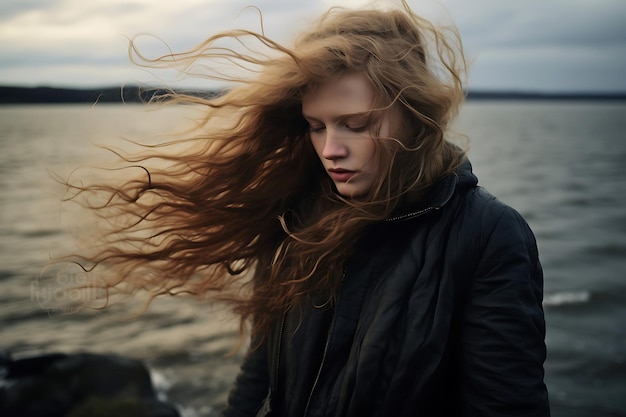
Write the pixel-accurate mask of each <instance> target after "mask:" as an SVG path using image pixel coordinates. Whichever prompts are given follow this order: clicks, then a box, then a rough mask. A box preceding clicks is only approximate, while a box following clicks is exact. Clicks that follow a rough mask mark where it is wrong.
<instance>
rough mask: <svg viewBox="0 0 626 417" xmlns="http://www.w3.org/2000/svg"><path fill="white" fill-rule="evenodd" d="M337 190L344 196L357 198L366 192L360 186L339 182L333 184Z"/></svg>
mask: <svg viewBox="0 0 626 417" xmlns="http://www.w3.org/2000/svg"><path fill="white" fill-rule="evenodd" d="M335 187H336V188H337V192H338V193H339V194H341V195H342V196H343V197H346V198H359V197H363V196H364V195H365V194H367V191H366V190H362V189H361V187H357V186H355V185H353V184H347V183H341V184H335Z"/></svg>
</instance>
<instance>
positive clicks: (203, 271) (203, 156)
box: [68, 3, 465, 333]
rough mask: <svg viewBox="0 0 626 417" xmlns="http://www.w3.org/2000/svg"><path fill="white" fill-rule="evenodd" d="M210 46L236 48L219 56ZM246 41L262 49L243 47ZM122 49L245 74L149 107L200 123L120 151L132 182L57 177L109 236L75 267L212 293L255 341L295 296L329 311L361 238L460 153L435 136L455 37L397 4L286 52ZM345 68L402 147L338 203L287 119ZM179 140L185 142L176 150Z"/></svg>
mask: <svg viewBox="0 0 626 417" xmlns="http://www.w3.org/2000/svg"><path fill="white" fill-rule="evenodd" d="M224 39H235V40H237V41H240V42H241V43H242V44H244V45H249V48H248V49H245V50H244V51H242V52H237V51H234V50H230V49H224V48H219V47H217V46H216V44H217V43H219V42H220V41H222V40H224ZM255 42H256V43H257V44H258V45H259V46H262V47H263V48H264V52H263V53H255V52H251V51H253V50H254V47H253V46H250V44H251V43H255ZM268 51H269V52H268ZM131 52H132V53H133V57H134V59H135V60H136V61H139V62H140V63H142V64H144V65H150V66H159V65H175V64H176V65H179V64H181V63H182V65H183V66H184V68H183V70H184V71H188V72H192V71H193V68H194V65H197V64H198V63H200V62H203V63H204V64H203V66H202V68H205V69H207V71H209V70H210V68H211V62H213V61H212V60H224V59H225V60H227V61H230V62H232V63H233V65H239V66H242V67H246V66H251V65H252V66H254V69H255V71H259V72H258V74H257V75H255V76H251V77H228V76H225V75H224V74H220V73H217V72H214V73H211V72H210V71H209V72H207V76H208V77H211V78H214V79H224V78H225V79H229V80H230V81H236V82H237V83H239V85H238V86H236V87H234V88H232V89H230V90H229V91H228V92H226V93H225V94H223V95H221V96H219V97H213V98H199V97H197V96H190V95H184V94H169V95H166V96H164V97H162V98H164V99H167V101H168V103H170V104H171V103H186V104H192V105H194V108H198V107H197V106H201V109H202V113H203V117H202V118H201V120H199V122H198V125H197V127H196V128H195V130H193V131H191V132H188V133H189V139H188V141H187V142H186V141H175V142H174V143H169V144H164V145H162V146H158V147H152V148H146V150H145V152H142V153H141V154H140V155H124V157H123V159H124V161H125V162H127V163H129V164H131V165H132V164H141V166H142V167H143V170H144V171H142V173H141V175H140V176H137V177H136V178H131V179H127V180H125V181H115V182H110V183H105V182H103V183H97V184H94V185H90V186H85V185H78V184H77V183H71V181H70V182H68V183H70V184H69V186H70V187H71V189H73V190H75V191H76V192H75V193H74V194H73V196H72V197H71V198H72V199H74V200H76V201H79V202H80V203H81V204H83V205H85V206H87V207H89V208H90V209H92V210H93V211H94V212H96V213H97V214H98V215H99V216H100V217H101V218H102V219H105V220H106V222H105V223H106V224H107V225H108V226H109V228H108V230H106V231H105V232H104V233H103V234H102V242H101V243H102V244H101V245H99V246H97V248H96V249H95V250H93V251H85V252H84V253H82V254H81V255H80V259H79V262H80V263H81V264H82V265H84V266H85V268H87V269H89V270H90V271H91V274H93V275H94V276H97V277H98V278H99V282H102V283H103V286H104V287H105V288H107V289H108V290H109V291H116V290H117V291H123V292H124V291H125V292H134V291H136V290H139V289H141V290H146V291H148V293H149V294H151V295H153V296H156V295H160V294H166V293H174V292H176V293H178V292H188V293H192V294H196V295H199V296H203V297H205V296H207V295H208V296H212V297H214V298H217V299H221V300H226V301H228V302H230V303H232V305H233V309H234V311H235V312H236V313H237V314H239V315H240V317H241V318H242V323H243V322H245V321H246V320H247V319H248V318H250V317H254V319H255V322H256V323H257V324H258V326H259V329H260V330H261V332H262V333H263V332H265V331H267V330H268V329H269V328H270V327H271V325H272V323H273V322H274V321H275V320H276V318H277V317H278V316H280V315H281V314H282V313H283V312H284V311H285V310H288V309H290V308H294V307H296V306H297V305H298V303H299V302H300V301H301V300H302V299H303V298H306V297H309V296H311V295H313V294H316V295H320V294H322V295H323V296H325V297H327V298H328V299H329V300H332V297H333V295H334V293H335V291H336V288H337V285H338V282H339V279H340V278H341V275H342V269H343V267H344V264H345V261H346V259H347V258H348V256H349V255H350V252H351V251H352V250H353V247H354V244H355V242H356V240H357V239H358V238H359V236H361V235H362V233H363V230H364V229H365V228H366V227H367V226H368V225H370V224H372V223H374V222H377V221H381V220H382V219H385V218H387V217H388V216H390V214H391V213H393V212H394V211H396V210H397V209H398V208H399V207H401V206H402V205H403V204H406V202H407V201H408V200H419V199H420V198H421V196H422V195H423V193H424V191H425V190H426V189H428V187H430V186H431V185H432V184H433V183H434V182H436V181H437V180H439V179H440V178H441V177H442V176H444V175H446V174H448V173H450V172H451V171H452V170H453V169H454V168H455V167H456V166H457V165H458V164H459V163H460V161H461V159H462V158H463V153H462V152H460V151H459V150H458V148H456V147H455V146H453V145H451V144H450V143H449V142H448V141H447V140H446V137H445V133H446V132H447V129H448V125H449V122H450V121H451V119H452V118H453V116H454V115H455V114H456V112H457V110H458V106H459V105H460V103H461V102H462V100H463V97H464V94H463V90H462V82H461V81H462V76H463V74H464V70H465V67H464V65H465V63H464V59H463V54H462V51H461V48H460V41H459V39H458V36H457V33H456V32H455V31H454V30H438V29H436V28H434V27H433V26H432V25H431V24H430V23H429V22H427V21H425V20H423V19H421V18H419V17H418V16H416V15H415V14H414V13H412V12H411V10H410V9H409V8H408V6H407V5H406V3H404V8H400V9H392V10H347V9H340V8H334V9H331V10H330V11H328V12H327V13H326V14H324V15H323V16H322V17H321V18H320V19H319V21H318V22H317V23H316V24H314V25H313V26H312V27H311V28H310V29H309V30H308V31H306V32H305V33H303V34H302V35H301V36H300V37H299V38H298V39H297V41H296V42H295V44H294V45H293V46H292V47H286V46H282V45H279V44H278V43H275V42H274V41H272V40H271V39H268V38H266V37H265V36H264V35H262V34H259V33H253V32H249V31H232V32H227V33H222V34H218V35H216V36H214V37H212V38H210V39H208V40H207V41H206V42H204V43H203V44H201V45H200V46H199V47H198V48H196V49H194V50H192V51H189V52H187V53H181V54H174V55H168V56H164V57H161V58H159V59H156V60H148V59H146V58H144V57H143V56H142V55H141V54H140V53H139V52H138V51H137V50H136V49H134V46H131ZM206 62H208V64H206ZM355 71H358V72H362V73H364V74H366V75H367V77H368V78H369V80H370V81H371V83H372V86H373V87H374V90H375V91H376V103H375V106H374V107H375V108H374V109H373V113H372V114H373V119H374V122H373V124H374V125H375V120H376V117H377V116H376V115H377V114H378V115H380V114H381V113H380V112H377V110H381V111H385V110H386V109H389V108H391V107H392V106H396V107H397V108H400V109H401V111H402V114H403V116H404V121H405V125H404V126H403V129H402V132H403V133H402V135H401V137H398V138H396V139H397V140H381V141H380V143H379V150H380V152H379V158H380V159H381V161H380V162H381V163H380V164H379V166H383V167H385V169H384V170H383V171H382V172H381V175H380V178H379V179H378V182H377V183H376V184H375V186H374V187H372V189H371V190H370V192H369V194H368V195H367V196H365V197H364V198H362V199H359V200H358V201H355V200H347V199H345V198H342V197H341V196H339V195H337V193H336V192H335V190H334V186H333V184H332V182H331V181H330V179H329V178H328V177H327V175H326V174H325V173H324V171H323V170H322V169H321V165H320V164H319V161H318V159H317V156H316V155H315V153H314V152H313V149H312V147H311V145H310V143H309V142H310V141H309V138H308V126H307V125H306V122H305V121H304V120H303V118H302V116H301V97H302V94H303V92H304V91H306V89H308V88H313V87H314V86H316V85H320V84H323V83H325V82H327V81H329V80H333V79H336V78H338V77H341V76H342V75H344V74H346V73H348V72H355ZM181 143H189V144H192V146H188V147H187V148H186V149H185V150H184V151H180V149H178V148H176V147H177V146H179V145H180V144H181ZM174 148H176V149H174ZM155 160H158V161H159V162H160V164H161V165H160V166H156V164H151V161H155ZM163 161H165V162H166V166H165V167H164V166H163V165H162V164H163ZM151 165H155V166H151ZM94 197H97V198H98V201H101V202H102V203H96V202H95V200H93V198H94Z"/></svg>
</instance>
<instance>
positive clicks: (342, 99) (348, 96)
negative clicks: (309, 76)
mask: <svg viewBox="0 0 626 417" xmlns="http://www.w3.org/2000/svg"><path fill="white" fill-rule="evenodd" d="M373 101H374V90H373V87H372V85H371V84H370V82H369V80H368V79H367V77H366V76H365V75H364V74H362V73H354V74H348V75H345V76H343V77H341V78H339V79H338V80H336V81H331V82H329V83H327V84H323V85H321V86H320V87H319V88H316V89H314V90H312V91H309V92H307V93H305V95H304V96H303V98H302V115H303V116H304V118H305V119H306V121H307V122H308V123H309V126H310V137H311V142H312V143H313V147H314V148H315V152H316V153H317V156H319V158H320V161H321V162H322V165H323V166H324V168H325V170H326V172H327V173H328V175H329V176H330V178H331V179H332V180H333V182H334V183H335V186H336V187H337V191H338V192H339V193H340V194H341V195H343V196H345V197H349V198H355V197H360V196H363V195H365V194H367V192H368V191H369V190H370V188H371V187H372V186H373V184H374V183H375V181H376V179H377V177H378V175H380V174H379V173H380V171H381V170H380V167H379V166H378V162H377V160H376V157H375V153H376V145H375V140H376V139H375V138H373V133H372V128H373V127H372V126H370V124H369V122H368V121H369V117H368V112H369V111H370V110H371V108H372V104H373ZM392 114H393V113H391V112H388V114H387V115H386V116H385V117H383V120H382V123H381V126H380V134H379V136H380V137H389V136H390V135H391V132H392V127H393V128H395V126H392V120H391V119H392V117H391V115H392Z"/></svg>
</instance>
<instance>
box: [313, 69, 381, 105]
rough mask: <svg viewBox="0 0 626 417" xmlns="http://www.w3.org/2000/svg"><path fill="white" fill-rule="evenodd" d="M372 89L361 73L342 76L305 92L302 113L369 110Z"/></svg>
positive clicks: (371, 100)
mask: <svg viewBox="0 0 626 417" xmlns="http://www.w3.org/2000/svg"><path fill="white" fill-rule="evenodd" d="M373 101H374V89H373V87H372V84H371V83H370V81H369V80H368V79H367V77H366V76H365V75H364V74H362V73H354V74H347V75H344V76H342V77H340V78H338V79H337V80H333V81H329V82H328V83H325V84H321V85H319V86H316V87H315V88H313V89H311V90H309V91H307V92H305V94H304V95H303V97H302V112H303V113H304V114H307V115H317V114H326V113H342V114H349V113H359V112H365V111H368V110H370V109H371V106H372V103H373Z"/></svg>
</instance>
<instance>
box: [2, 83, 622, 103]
mask: <svg viewBox="0 0 626 417" xmlns="http://www.w3.org/2000/svg"><path fill="white" fill-rule="evenodd" d="M185 92H186V93H188V94H190V95H195V96H202V97H212V96H215V95H218V94H220V91H198V90H194V91H185ZM163 93H166V91H165V90H163V89H158V88H157V89H152V88H143V87H138V86H126V87H124V88H123V89H122V88H121V87H106V88H90V89H80V88H56V87H19V86H0V105H2V104H4V105H6V104H72V103H90V104H94V103H123V102H125V103H141V102H146V101H148V100H149V99H150V98H151V97H152V96H153V95H154V94H163ZM467 100H469V101H474V100H476V101H478V100H515V101H520V100H553V101H587V100H588V101H626V91H625V92H616V93H614V94H609V93H594V92H571V93H569V92H568V93H548V92H532V91H529V92H524V91H469V92H468V95H467Z"/></svg>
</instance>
